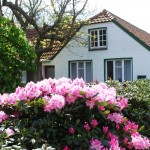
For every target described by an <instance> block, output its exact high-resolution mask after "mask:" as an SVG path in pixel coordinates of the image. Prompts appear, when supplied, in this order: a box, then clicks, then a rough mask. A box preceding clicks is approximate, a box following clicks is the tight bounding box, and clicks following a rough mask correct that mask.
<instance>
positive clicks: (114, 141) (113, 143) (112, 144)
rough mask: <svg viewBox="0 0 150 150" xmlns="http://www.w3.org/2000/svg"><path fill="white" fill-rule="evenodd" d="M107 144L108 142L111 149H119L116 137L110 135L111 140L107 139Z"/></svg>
mask: <svg viewBox="0 0 150 150" xmlns="http://www.w3.org/2000/svg"><path fill="white" fill-rule="evenodd" d="M109 144H110V149H111V150H120V147H119V142H118V139H117V138H115V137H111V140H110V141H109Z"/></svg>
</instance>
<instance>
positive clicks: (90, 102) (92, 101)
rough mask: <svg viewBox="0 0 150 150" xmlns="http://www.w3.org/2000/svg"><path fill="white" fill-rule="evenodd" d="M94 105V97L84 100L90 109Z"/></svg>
mask: <svg viewBox="0 0 150 150" xmlns="http://www.w3.org/2000/svg"><path fill="white" fill-rule="evenodd" d="M94 105H95V99H94V98H93V99H90V100H87V101H86V106H88V107H89V108H90V109H92V108H93V107H94Z"/></svg>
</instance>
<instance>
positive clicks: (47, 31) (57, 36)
mask: <svg viewBox="0 0 150 150" xmlns="http://www.w3.org/2000/svg"><path fill="white" fill-rule="evenodd" d="M87 3H88V0H21V1H18V0H14V1H7V0H2V6H1V7H5V8H9V9H10V10H11V12H12V16H13V17H12V20H13V21H17V22H18V23H19V25H20V26H21V28H22V29H23V30H24V31H25V32H26V33H27V31H28V29H29V28H32V29H34V30H35V31H36V34H37V36H36V37H35V38H34V40H33V41H32V42H33V43H32V44H33V48H34V49H35V52H36V55H37V59H36V60H35V63H36V66H39V64H40V57H41V55H42V54H43V53H44V52H49V51H52V50H53V49H54V47H56V45H61V47H63V46H65V45H66V43H68V41H70V39H71V38H72V37H73V36H74V34H75V33H76V31H78V30H79V29H80V27H81V26H82V24H83V21H82V20H83V19H84V18H85V16H86V15H85V13H84V12H85V11H86V9H85V7H86V5H87ZM1 10H2V9H1ZM7 12H9V11H7ZM83 13H84V15H83ZM3 14H4V13H3ZM86 14H87V13H86ZM40 77H41V73H40V68H39V67H37V72H36V80H40Z"/></svg>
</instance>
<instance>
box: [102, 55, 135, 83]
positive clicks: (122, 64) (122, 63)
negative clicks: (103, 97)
mask: <svg viewBox="0 0 150 150" xmlns="http://www.w3.org/2000/svg"><path fill="white" fill-rule="evenodd" d="M126 60H130V62H131V70H130V71H131V81H132V80H133V79H132V78H133V71H132V70H133V69H132V68H133V65H132V63H133V62H132V58H122V59H106V60H105V80H107V74H108V73H107V62H108V61H112V62H113V79H112V80H117V79H116V74H115V69H116V68H122V81H125V79H124V61H126ZM116 61H121V66H116V64H115V62H116Z"/></svg>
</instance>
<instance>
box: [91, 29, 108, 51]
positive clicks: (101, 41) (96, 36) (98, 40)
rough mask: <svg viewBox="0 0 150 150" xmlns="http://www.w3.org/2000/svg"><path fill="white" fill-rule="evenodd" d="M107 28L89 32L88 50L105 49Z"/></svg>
mask: <svg viewBox="0 0 150 150" xmlns="http://www.w3.org/2000/svg"><path fill="white" fill-rule="evenodd" d="M106 29H107V28H100V29H92V30H90V50H93V49H106V48H107V30H106Z"/></svg>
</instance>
